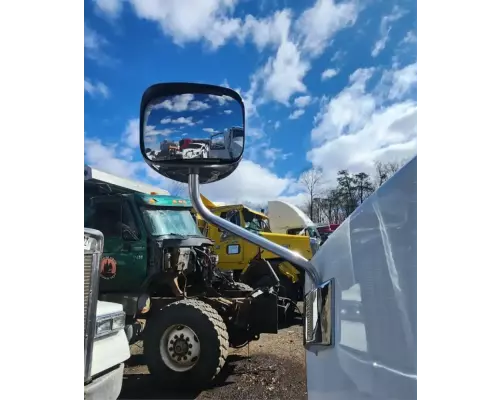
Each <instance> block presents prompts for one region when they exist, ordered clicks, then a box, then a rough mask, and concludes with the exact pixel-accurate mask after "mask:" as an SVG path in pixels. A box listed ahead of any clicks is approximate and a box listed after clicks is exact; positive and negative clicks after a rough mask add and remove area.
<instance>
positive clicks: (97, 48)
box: [84, 22, 117, 66]
mask: <svg viewBox="0 0 500 400" xmlns="http://www.w3.org/2000/svg"><path fill="white" fill-rule="evenodd" d="M108 44H109V42H108V41H107V40H106V39H105V38H104V37H103V36H102V35H100V34H99V33H97V32H96V31H95V30H93V29H92V28H90V27H89V26H88V25H87V22H84V53H85V57H87V58H89V59H91V60H93V61H94V62H96V63H98V64H100V65H103V66H111V65H116V63H117V60H115V59H113V58H112V57H110V56H109V55H108V54H106V53H105V52H104V48H105V47H106V46H107V45H108Z"/></svg>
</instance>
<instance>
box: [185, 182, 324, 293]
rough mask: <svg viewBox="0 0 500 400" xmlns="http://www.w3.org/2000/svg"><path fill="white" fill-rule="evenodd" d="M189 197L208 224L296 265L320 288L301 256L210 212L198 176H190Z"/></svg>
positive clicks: (308, 264)
mask: <svg viewBox="0 0 500 400" xmlns="http://www.w3.org/2000/svg"><path fill="white" fill-rule="evenodd" d="M188 182H189V195H190V197H191V201H192V203H193V207H194V209H195V210H196V211H197V212H198V213H199V214H200V215H201V216H202V218H203V219H204V220H206V221H207V222H209V223H211V224H214V225H216V226H218V227H220V228H222V229H225V230H226V231H228V232H231V233H233V234H235V235H236V236H240V237H242V238H243V239H245V240H248V241H249V242H251V243H253V244H255V245H256V246H259V247H262V248H264V249H266V250H268V251H270V252H271V253H274V254H276V255H278V256H280V257H282V258H284V259H285V260H286V261H289V262H290V263H292V264H294V265H295V266H297V267H299V268H300V269H303V270H304V272H305V273H306V274H307V275H308V276H309V278H310V279H311V281H312V283H313V285H314V287H315V288H317V287H319V286H320V284H321V280H320V278H319V275H318V273H317V271H316V270H315V269H314V267H313V265H312V264H311V263H310V262H309V261H307V259H305V258H304V257H302V256H301V255H300V254H297V253H294V252H292V251H290V250H288V249H287V248H285V247H283V246H280V245H278V244H276V243H273V242H271V241H270V240H267V239H265V238H263V237H262V236H259V235H256V234H255V233H252V232H250V231H247V230H246V229H244V228H242V227H240V226H238V225H235V224H233V223H232V222H229V221H227V220H225V219H223V218H220V217H218V216H217V215H214V214H212V213H211V212H210V210H209V209H208V208H207V207H206V206H205V204H203V201H202V199H201V196H200V185H199V177H198V175H197V174H189V181H188Z"/></svg>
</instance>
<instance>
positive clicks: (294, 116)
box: [288, 108, 304, 119]
mask: <svg viewBox="0 0 500 400" xmlns="http://www.w3.org/2000/svg"><path fill="white" fill-rule="evenodd" d="M303 114H304V110H303V109H302V108H299V109H297V110H295V111H294V112H292V113H291V114H290V116H289V117H288V118H290V119H297V118H299V117H301V116H302V115H303Z"/></svg>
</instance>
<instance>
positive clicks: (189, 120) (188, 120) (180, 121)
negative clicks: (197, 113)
mask: <svg viewBox="0 0 500 400" xmlns="http://www.w3.org/2000/svg"><path fill="white" fill-rule="evenodd" d="M160 123H162V124H181V125H187V126H194V125H195V123H194V122H193V117H179V118H173V119H172V118H163V119H162V120H161V121H160Z"/></svg>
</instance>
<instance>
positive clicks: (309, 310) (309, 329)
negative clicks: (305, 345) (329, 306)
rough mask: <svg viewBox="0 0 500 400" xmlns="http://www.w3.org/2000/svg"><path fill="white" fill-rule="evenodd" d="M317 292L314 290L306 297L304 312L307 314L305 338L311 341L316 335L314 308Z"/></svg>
mask: <svg viewBox="0 0 500 400" xmlns="http://www.w3.org/2000/svg"><path fill="white" fill-rule="evenodd" d="M316 295H317V292H316V291H315V290H313V291H312V292H310V293H309V294H308V295H307V296H306V298H305V299H304V314H305V323H304V327H305V333H304V336H305V340H306V341H311V340H313V337H314V308H315V304H314V303H315V302H316Z"/></svg>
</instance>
